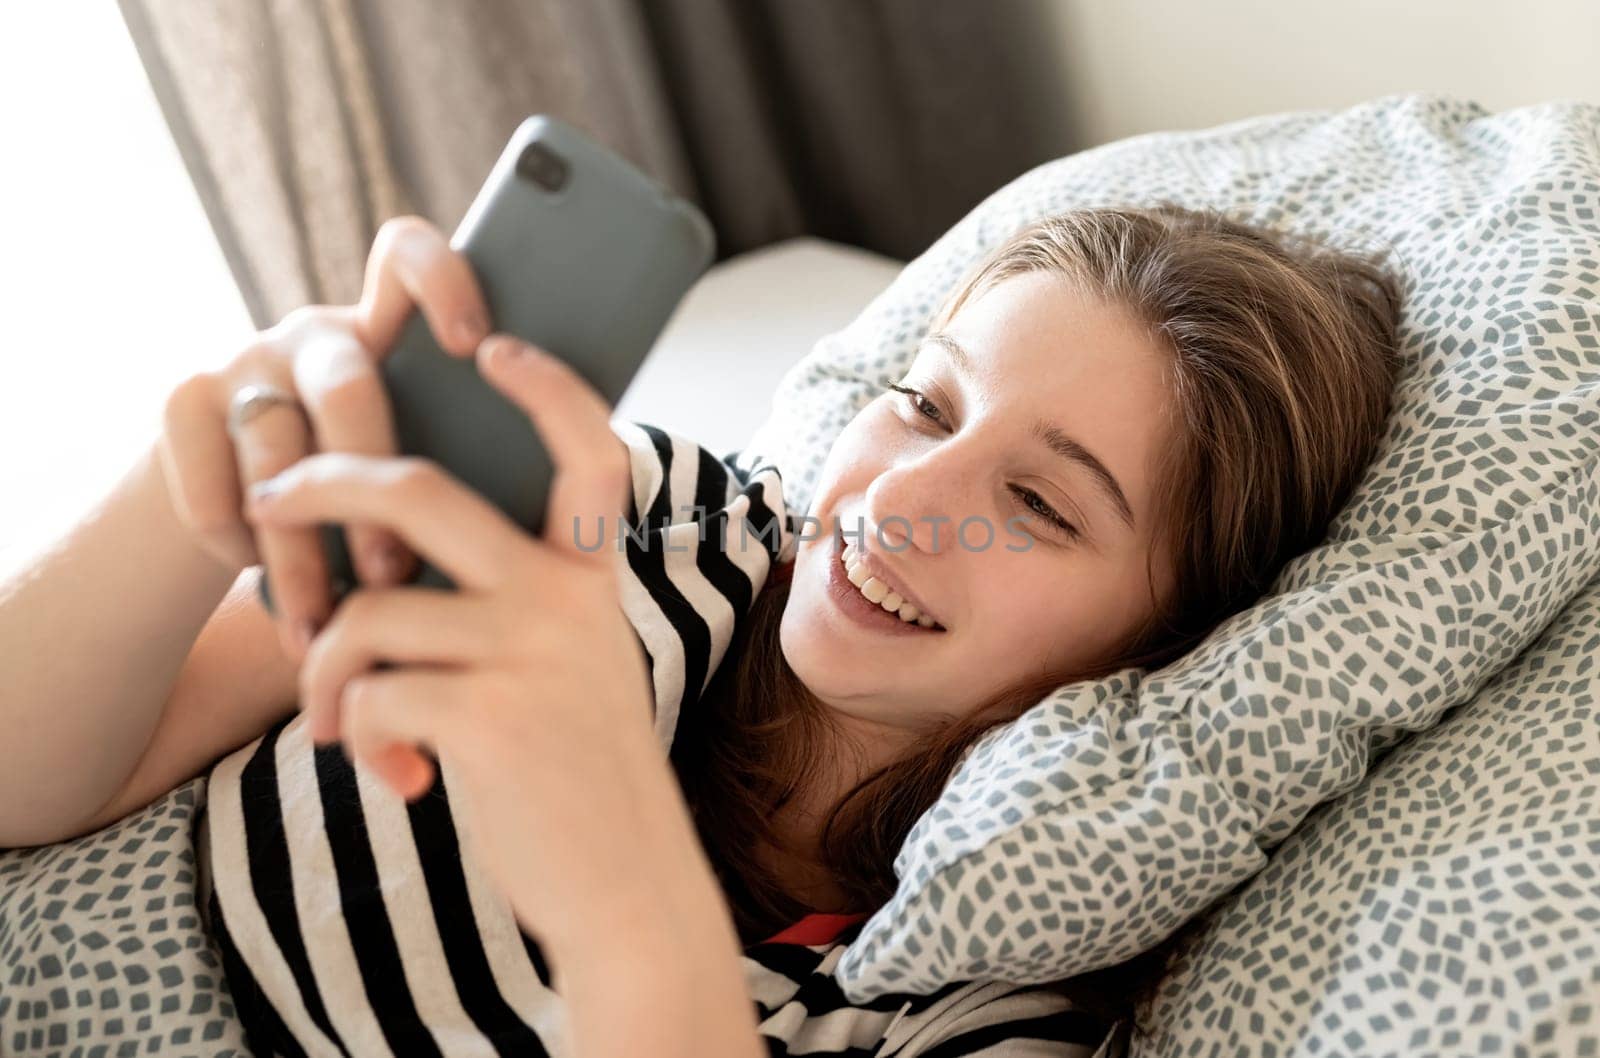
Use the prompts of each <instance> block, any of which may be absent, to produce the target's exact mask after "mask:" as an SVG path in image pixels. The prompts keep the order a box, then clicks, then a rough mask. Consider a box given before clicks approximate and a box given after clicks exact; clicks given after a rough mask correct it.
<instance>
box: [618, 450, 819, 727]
mask: <svg viewBox="0 0 1600 1058" xmlns="http://www.w3.org/2000/svg"><path fill="white" fill-rule="evenodd" d="M612 429H613V431H614V432H615V433H616V434H617V435H618V436H619V437H621V438H622V439H623V441H625V442H626V443H627V446H628V452H629V456H630V458H631V460H632V467H633V490H632V495H631V496H630V509H629V511H628V512H627V518H628V525H627V527H626V530H627V531H626V532H624V533H622V534H620V543H621V545H622V546H621V547H619V548H618V549H617V559H618V572H619V574H620V580H621V592H622V606H623V610H624V612H625V613H626V614H627V616H628V619H629V621H630V622H631V623H632V624H633V627H634V631H635V632H636V633H637V634H638V637H639V641H640V644H641V646H642V647H643V649H644V652H645V655H646V657H647V658H648V659H649V665H650V673H651V681H652V685H653V688H654V691H655V728H656V734H657V736H658V737H659V738H660V740H661V743H662V745H663V747H670V746H671V744H672V738H673V733H674V732H675V731H676V729H677V723H678V717H679V715H680V714H681V712H682V710H683V709H684V708H686V707H691V706H692V705H693V703H694V702H696V701H698V700H699V697H700V695H701V694H702V693H703V692H704V691H705V688H706V685H707V684H708V683H709V682H710V680H711V676H712V674H713V673H714V672H715V671H716V668H717V665H718V664H719V663H720V662H721V660H722V658H723V656H724V654H725V653H726V652H727V649H728V645H729V643H730V642H731V641H732V638H733V634H734V630H735V628H736V627H737V624H738V622H740V621H742V620H743V619H744V618H745V616H746V615H747V614H748V613H749V610H750V605H751V603H752V602H753V600H754V598H755V593H756V592H758V591H759V590H760V589H761V587H762V585H763V584H765V583H766V580H767V576H768V573H769V572H770V571H771V569H772V566H773V565H774V563H777V562H780V561H787V560H788V559H789V558H791V557H792V554H793V548H794V543H795V527H794V523H793V518H792V515H791V514H790V512H789V511H788V510H787V509H786V507H785V505H784V499H783V490H782V482H781V480H780V478H779V474H778V471H777V468H776V467H774V466H770V465H757V466H754V467H750V468H745V467H741V466H738V465H737V464H735V462H734V461H733V460H732V459H731V458H727V459H725V458H722V457H719V456H717V455H716V454H715V453H713V452H711V451H710V450H708V449H706V448H705V447H704V446H702V445H700V444H698V443H696V442H695V441H692V440H690V439H688V438H686V437H682V436H680V435H677V434H674V433H670V432H668V431H666V430H663V429H661V428H659V427H656V426H651V425H648V424H645V423H637V422H629V421H613V423H612Z"/></svg>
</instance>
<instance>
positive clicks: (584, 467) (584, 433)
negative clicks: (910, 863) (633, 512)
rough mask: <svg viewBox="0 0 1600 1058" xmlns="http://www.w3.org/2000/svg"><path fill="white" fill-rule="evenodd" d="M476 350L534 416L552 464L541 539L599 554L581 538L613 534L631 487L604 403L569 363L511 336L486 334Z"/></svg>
mask: <svg viewBox="0 0 1600 1058" xmlns="http://www.w3.org/2000/svg"><path fill="white" fill-rule="evenodd" d="M479 356H480V357H481V358H482V364H481V370H482V371H483V373H484V374H485V375H486V376H487V377H488V378H489V380H490V381H491V382H493V383H494V384H495V385H496V386H497V387H498V388H499V389H500V391H501V392H503V393H504V394H505V395H506V396H507V397H508V398H509V399H510V400H511V401H512V402H513V403H515V404H516V405H517V406H518V407H520V408H521V409H522V410H523V411H524V412H525V413H526V414H527V415H528V417H529V418H530V419H532V420H533V424H534V427H535V428H536V429H537V430H538V431H539V438H540V440H541V441H543V442H544V446H545V448H546V449H548V450H549V452H550V459H551V462H552V463H553V464H554V466H555V478H554V480H553V481H552V482H551V484H550V498H549V500H548V502H547V505H546V508H545V512H546V513H545V542H546V543H548V544H549V545H550V546H552V547H555V548H558V549H560V550H562V551H565V552H568V553H570V554H573V555H577V556H581V557H583V558H584V559H588V560H593V559H595V558H596V557H597V556H600V557H602V559H603V556H604V554H605V549H604V548H600V549H592V548H591V549H585V548H584V547H580V546H579V544H580V541H593V540H595V539H596V538H597V536H598V538H599V539H602V540H604V539H608V538H610V537H614V536H615V535H616V526H617V523H618V522H620V521H621V519H622V516H623V512H624V511H625V510H626V509H627V497H628V493H629V490H630V489H631V488H632V474H631V470H630V462H629V457H628V448H627V443H626V442H625V441H623V440H622V438H620V437H618V436H617V434H616V432H615V431H614V430H612V428H611V411H612V409H611V406H610V404H608V403H607V402H606V399H605V397H604V396H603V395H602V394H601V393H600V392H599V391H598V390H596V389H595V388H594V387H593V386H591V385H590V384H589V382H588V380H587V379H585V378H584V377H583V376H582V375H580V374H578V372H577V371H576V370H574V369H573V368H572V367H571V365H569V364H567V363H565V362H564V361H562V360H561V359H559V358H558V357H554V356H551V355H550V354H549V353H548V352H545V351H544V350H541V349H539V348H538V347H537V346H532V345H529V344H527V343H526V342H522V341H519V340H518V339H516V338H514V337H512V336H511V335H503V334H496V335H493V336H491V339H490V340H489V341H486V342H485V343H484V345H483V347H482V349H481V350H480V352H479Z"/></svg>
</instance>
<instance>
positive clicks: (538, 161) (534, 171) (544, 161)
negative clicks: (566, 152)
mask: <svg viewBox="0 0 1600 1058" xmlns="http://www.w3.org/2000/svg"><path fill="white" fill-rule="evenodd" d="M517 172H518V174H519V175H521V176H525V177H527V178H528V179H529V180H532V181H533V182H534V183H536V184H538V185H539V186H540V187H542V188H544V189H545V190H546V191H559V190H561V189H562V188H563V187H565V186H566V183H567V163H566V162H565V161H563V160H562V158H561V156H560V155H559V154H557V153H556V152H555V151H552V150H551V149H550V148H548V147H546V146H545V145H544V144H542V143H530V144H529V145H528V147H527V149H525V150H524V151H523V152H522V155H521V156H520V157H519V158H518V159H517Z"/></svg>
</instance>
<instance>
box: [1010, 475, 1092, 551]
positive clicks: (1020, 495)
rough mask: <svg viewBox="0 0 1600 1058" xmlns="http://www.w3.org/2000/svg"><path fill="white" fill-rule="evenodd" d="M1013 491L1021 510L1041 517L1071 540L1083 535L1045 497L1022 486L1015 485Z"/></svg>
mask: <svg viewBox="0 0 1600 1058" xmlns="http://www.w3.org/2000/svg"><path fill="white" fill-rule="evenodd" d="M1011 491H1012V493H1013V494H1014V495H1015V496H1016V497H1017V505H1018V506H1019V507H1020V508H1021V509H1023V510H1025V511H1028V512H1029V513H1031V514H1037V515H1039V516H1040V517H1042V518H1043V519H1044V520H1045V521H1047V522H1049V523H1051V524H1052V525H1054V526H1055V527H1056V528H1058V529H1060V530H1061V531H1062V532H1063V533H1066V534H1067V537H1068V538H1069V539H1072V540H1076V539H1078V537H1079V536H1080V535H1082V534H1080V533H1079V532H1078V527H1077V526H1075V525H1073V524H1072V523H1071V522H1069V521H1067V520H1066V519H1065V518H1063V517H1061V515H1059V514H1057V513H1056V512H1055V508H1054V507H1051V506H1050V504H1048V503H1046V502H1045V499H1044V497H1043V496H1040V495H1039V494H1038V493H1037V492H1034V491H1033V490H1032V489H1025V488H1023V487H1022V486H1020V485H1013V486H1012V489H1011Z"/></svg>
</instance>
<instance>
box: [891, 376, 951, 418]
mask: <svg viewBox="0 0 1600 1058" xmlns="http://www.w3.org/2000/svg"><path fill="white" fill-rule="evenodd" d="M889 388H890V389H892V390H894V391H895V392H896V393H904V394H905V395H906V396H908V397H910V398H911V406H912V407H913V408H915V409H916V412H917V414H918V415H921V416H922V417H923V418H924V419H928V420H930V421H932V422H937V423H942V422H944V419H942V418H941V417H940V416H942V415H943V412H940V411H939V407H938V405H936V404H934V403H933V402H932V401H930V400H929V399H928V397H927V395H926V394H924V393H921V392H919V391H917V390H914V389H907V388H906V387H905V386H897V385H895V384H894V383H893V382H891V383H889ZM929 408H932V409H933V411H934V414H932V415H929V414H928V409H929Z"/></svg>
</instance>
